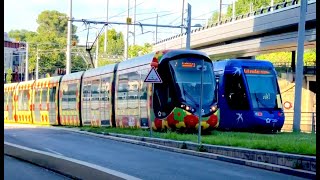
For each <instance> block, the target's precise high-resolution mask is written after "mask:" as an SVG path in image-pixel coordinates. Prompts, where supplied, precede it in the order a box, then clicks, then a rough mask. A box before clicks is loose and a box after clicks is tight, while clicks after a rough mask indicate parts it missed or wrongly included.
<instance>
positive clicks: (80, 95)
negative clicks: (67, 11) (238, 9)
mask: <svg viewBox="0 0 320 180" xmlns="http://www.w3.org/2000/svg"><path fill="white" fill-rule="evenodd" d="M202 64H203V65H202ZM151 68H155V69H156V70H157V72H158V73H159V75H160V77H161V79H162V83H157V84H150V83H146V82H144V80H145V79H146V77H147V75H148V72H149V71H150V70H151ZM201 73H203V81H202V82H203V83H202V84H203V94H204V98H203V99H204V101H203V105H202V109H201V110H200V108H199V107H200V105H199V101H200V96H199V95H200V88H201V81H200V75H201ZM214 80H215V76H214V73H213V65H212V62H211V60H210V59H209V57H208V56H207V55H206V54H204V53H202V52H199V51H194V50H165V51H158V52H154V53H150V54H148V55H144V56H141V57H136V58H133V59H130V60H127V61H123V62H120V63H117V64H110V65H107V66H103V67H99V68H95V69H90V70H87V71H82V72H76V73H71V74H68V75H64V76H59V77H55V78H44V79H40V80H36V81H28V82H20V83H19V84H18V85H17V84H12V85H10V84H5V88H4V89H5V90H6V95H7V96H10V95H11V94H12V93H11V92H14V93H13V94H14V95H15V94H17V95H15V98H6V99H7V101H6V102H5V107H7V106H8V107H9V106H10V108H5V109H4V111H5V114H6V115H7V118H6V121H8V122H9V121H10V122H16V123H31V124H35V123H36V124H47V125H56V124H58V125H69V126H112V127H120V128H121V127H136V128H148V127H150V126H152V127H153V129H154V130H164V129H168V128H169V129H173V130H175V129H179V130H185V131H188V130H194V129H198V127H199V120H198V119H199V118H198V117H199V114H200V112H201V114H202V122H201V127H202V129H204V130H210V129H215V128H216V127H217V126H218V124H219V108H218V106H217V96H216V94H217V91H216V83H215V81H214ZM18 87H21V88H18ZM20 91H21V92H20ZM22 91H23V93H25V96H21V97H20V96H19V94H21V93H22ZM10 93H11V94H10ZM7 96H6V97H7ZM54 100H55V103H54ZM8 101H10V102H8ZM11 101H12V102H11ZM8 104H9V105H8ZM11 104H12V107H13V108H11ZM20 106H21V107H22V106H23V107H24V109H23V110H24V111H20V110H19V108H18V107H20ZM15 107H16V108H15ZM17 108H18V109H17ZM18 113H19V114H18ZM13 117H14V118H13ZM40 117H41V119H40V120H41V123H40V120H39V118H40Z"/></svg>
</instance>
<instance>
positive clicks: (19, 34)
mask: <svg viewBox="0 0 320 180" xmlns="http://www.w3.org/2000/svg"><path fill="white" fill-rule="evenodd" d="M8 35H9V37H10V38H14V39H15V40H16V41H22V42H26V41H28V40H30V39H32V38H34V37H35V36H37V33H36V32H33V31H28V30H25V29H22V30H11V31H9V33H8Z"/></svg>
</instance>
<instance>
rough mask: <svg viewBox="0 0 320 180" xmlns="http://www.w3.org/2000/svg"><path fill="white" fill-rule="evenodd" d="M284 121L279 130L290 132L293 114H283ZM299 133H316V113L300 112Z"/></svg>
mask: <svg viewBox="0 0 320 180" xmlns="http://www.w3.org/2000/svg"><path fill="white" fill-rule="evenodd" d="M284 115H285V121H284V125H283V127H282V129H281V131H283V132H292V130H293V115H294V112H284ZM300 129H301V132H308V133H316V112H301V120H300Z"/></svg>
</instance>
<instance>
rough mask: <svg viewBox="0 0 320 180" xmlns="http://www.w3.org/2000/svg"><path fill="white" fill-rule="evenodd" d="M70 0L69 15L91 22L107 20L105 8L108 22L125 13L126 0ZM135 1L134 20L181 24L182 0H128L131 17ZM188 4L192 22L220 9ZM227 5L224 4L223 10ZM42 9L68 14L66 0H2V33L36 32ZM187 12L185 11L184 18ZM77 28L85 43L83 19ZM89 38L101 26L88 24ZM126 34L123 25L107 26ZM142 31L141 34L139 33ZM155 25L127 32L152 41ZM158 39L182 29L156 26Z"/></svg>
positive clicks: (204, 0) (202, 0) (212, 2)
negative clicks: (190, 9) (70, 8)
mask: <svg viewBox="0 0 320 180" xmlns="http://www.w3.org/2000/svg"><path fill="white" fill-rule="evenodd" d="M107 1H108V0H91V1H88V0H73V1H72V16H73V18H74V19H88V20H92V21H106V20H107V9H108V11H109V12H108V17H109V19H108V22H125V21H126V17H127V15H128V11H127V10H128V0H109V8H107ZM135 1H136V21H138V22H140V23H142V24H156V19H157V18H156V16H157V14H158V24H159V25H180V24H181V18H182V17H181V16H182V2H183V0H129V6H130V8H131V9H130V11H129V16H130V17H131V18H133V17H134V4H135ZM187 3H189V4H190V5H191V7H192V12H191V17H192V20H191V24H192V25H195V24H205V22H206V19H208V18H209V17H210V16H211V15H212V13H213V12H214V11H217V10H219V0H185V7H187ZM230 3H232V0H223V4H230ZM226 9H227V6H223V10H224V11H225V10H226ZM45 10H57V11H59V12H61V13H65V14H67V15H68V14H69V0H27V1H24V0H4V32H9V31H10V30H16V29H19V30H21V29H26V30H29V31H36V30H37V27H38V24H37V22H36V19H37V17H38V15H39V14H40V13H41V12H42V11H45ZM186 16H187V13H185V14H184V18H186ZM73 25H76V26H77V27H78V29H77V33H76V34H77V35H78V36H79V39H80V43H79V44H85V42H86V36H87V33H88V31H87V30H86V26H85V25H84V24H83V23H82V22H73ZM91 27H93V29H90V33H89V41H90V42H92V41H93V40H94V38H95V36H96V34H97V32H98V31H99V30H100V29H101V28H102V27H103V25H94V24H93V25H91ZM108 28H109V29H110V28H115V29H116V31H122V32H123V33H124V34H126V25H114V24H113V25H109V26H108ZM142 30H143V32H144V34H142ZM155 30H156V27H145V26H144V27H143V28H141V27H139V26H136V27H135V31H134V27H133V26H129V31H131V32H135V34H136V37H135V43H136V44H140V45H142V44H144V43H154V42H155V39H156V35H155ZM157 32H158V33H157V40H158V41H159V40H162V39H165V38H168V37H171V36H174V35H176V34H179V33H180V32H181V29H176V28H158V30H157ZM132 34H133V33H129V44H130V45H131V44H133V35H132Z"/></svg>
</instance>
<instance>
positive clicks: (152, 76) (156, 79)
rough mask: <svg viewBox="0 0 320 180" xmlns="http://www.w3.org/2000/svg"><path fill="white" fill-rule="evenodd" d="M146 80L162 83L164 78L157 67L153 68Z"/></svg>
mask: <svg viewBox="0 0 320 180" xmlns="http://www.w3.org/2000/svg"><path fill="white" fill-rule="evenodd" d="M144 82H149V83H162V80H161V78H160V76H159V74H158V72H157V70H156V69H155V68H152V69H151V70H150V72H149V74H148V75H147V77H146V79H145V80H144Z"/></svg>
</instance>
